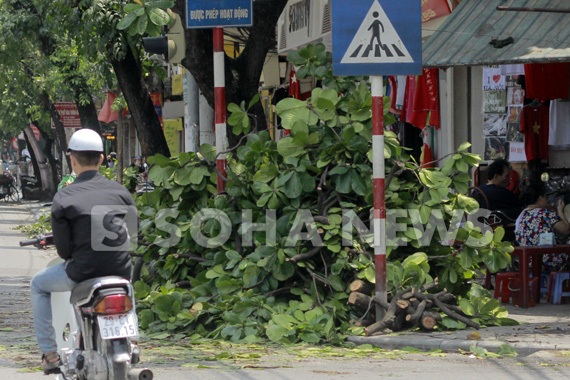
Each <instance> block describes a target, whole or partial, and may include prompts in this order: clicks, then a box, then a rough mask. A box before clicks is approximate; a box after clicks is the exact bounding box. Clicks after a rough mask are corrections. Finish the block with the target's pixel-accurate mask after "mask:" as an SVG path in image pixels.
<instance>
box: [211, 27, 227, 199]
mask: <svg viewBox="0 0 570 380" xmlns="http://www.w3.org/2000/svg"><path fill="white" fill-rule="evenodd" d="M224 60H225V52H224V28H214V96H215V108H216V120H215V123H216V125H215V133H216V154H217V160H216V167H217V169H218V194H220V193H223V192H224V190H225V187H226V183H225V181H224V178H223V177H225V176H226V154H225V153H222V154H220V152H225V151H226V150H227V149H226V148H227V144H226V141H227V137H226V72H225V67H224V66H225V65H224ZM222 176H223V177H222Z"/></svg>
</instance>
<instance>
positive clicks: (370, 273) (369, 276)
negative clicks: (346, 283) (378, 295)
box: [364, 266, 376, 284]
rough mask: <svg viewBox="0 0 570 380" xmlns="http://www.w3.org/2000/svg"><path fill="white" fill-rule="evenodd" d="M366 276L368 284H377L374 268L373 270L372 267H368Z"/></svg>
mask: <svg viewBox="0 0 570 380" xmlns="http://www.w3.org/2000/svg"><path fill="white" fill-rule="evenodd" d="M364 276H365V277H366V279H367V280H368V282H370V283H372V284H375V283H376V272H375V271H374V268H372V267H371V266H369V267H366V269H364Z"/></svg>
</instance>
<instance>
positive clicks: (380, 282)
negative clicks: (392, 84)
mask: <svg viewBox="0 0 570 380" xmlns="http://www.w3.org/2000/svg"><path fill="white" fill-rule="evenodd" d="M370 81H371V93H372V172H373V183H374V264H375V268H376V285H375V290H376V297H378V298H379V299H380V301H383V304H386V302H387V300H388V299H387V294H386V199H385V188H384V186H385V185H384V175H385V174H384V172H385V165H384V96H383V95H384V83H383V78H382V77H381V76H377V75H375V76H371V77H370ZM383 316H384V309H383V308H382V307H381V306H380V305H378V304H376V321H379V320H381V319H382V317H383Z"/></svg>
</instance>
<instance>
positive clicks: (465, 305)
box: [459, 298, 475, 316]
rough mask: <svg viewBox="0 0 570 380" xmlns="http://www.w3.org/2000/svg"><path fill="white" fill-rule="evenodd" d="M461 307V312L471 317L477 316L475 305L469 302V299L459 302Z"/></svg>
mask: <svg viewBox="0 0 570 380" xmlns="http://www.w3.org/2000/svg"><path fill="white" fill-rule="evenodd" d="M459 306H460V307H461V310H462V311H463V312H464V313H465V314H466V315H469V316H474V315H475V308H474V307H473V304H472V303H471V302H469V300H468V299H467V298H462V299H461V300H460V301H459Z"/></svg>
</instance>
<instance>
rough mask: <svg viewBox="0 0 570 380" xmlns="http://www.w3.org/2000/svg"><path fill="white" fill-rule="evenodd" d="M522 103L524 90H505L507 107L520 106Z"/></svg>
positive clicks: (518, 88) (517, 88)
mask: <svg viewBox="0 0 570 380" xmlns="http://www.w3.org/2000/svg"><path fill="white" fill-rule="evenodd" d="M523 101H524V89H522V88H520V87H509V88H508V89H507V105H509V106H510V105H521V106H522V104H523Z"/></svg>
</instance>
